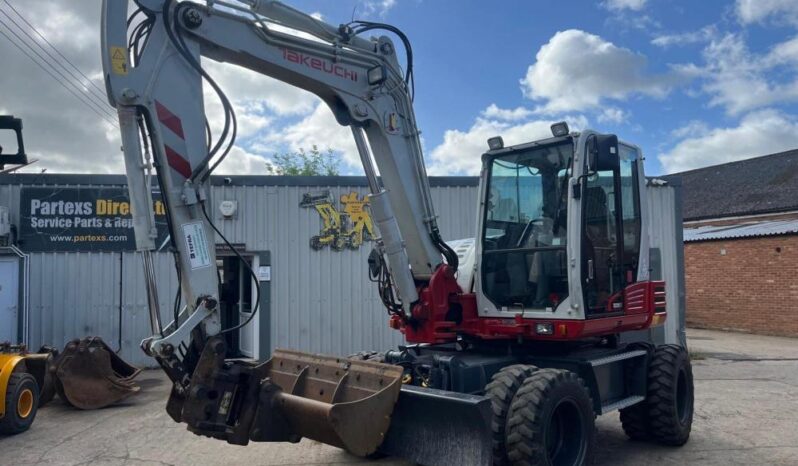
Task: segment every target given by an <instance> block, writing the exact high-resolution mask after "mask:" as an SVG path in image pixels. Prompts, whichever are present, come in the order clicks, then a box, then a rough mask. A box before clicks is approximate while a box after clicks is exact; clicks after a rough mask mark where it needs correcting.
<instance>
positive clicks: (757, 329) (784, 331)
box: [684, 235, 798, 336]
mask: <svg viewBox="0 0 798 466" xmlns="http://www.w3.org/2000/svg"><path fill="white" fill-rule="evenodd" d="M684 260H685V279H686V292H687V315H686V319H687V325H688V326H692V327H699V328H714V329H727V330H738V331H744V332H752V333H760V334H768V335H786V336H798V235H789V236H771V237H764V238H744V239H735V240H722V241H702V242H690V243H685V247H684Z"/></svg>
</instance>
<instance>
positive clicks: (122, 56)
mask: <svg viewBox="0 0 798 466" xmlns="http://www.w3.org/2000/svg"><path fill="white" fill-rule="evenodd" d="M110 53H111V71H113V72H114V74H121V75H126V74H127V49H126V48H124V47H111V50H110Z"/></svg>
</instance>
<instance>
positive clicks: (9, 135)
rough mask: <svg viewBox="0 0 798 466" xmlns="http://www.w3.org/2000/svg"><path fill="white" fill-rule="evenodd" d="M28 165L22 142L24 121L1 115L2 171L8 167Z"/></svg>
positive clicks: (0, 163) (0, 157)
mask: <svg viewBox="0 0 798 466" xmlns="http://www.w3.org/2000/svg"><path fill="white" fill-rule="evenodd" d="M26 163H28V156H27V155H26V154H25V144H24V142H23V141H22V120H20V119H19V118H14V117H13V116H11V115H0V170H2V169H3V168H5V166H6V165H24V164H26Z"/></svg>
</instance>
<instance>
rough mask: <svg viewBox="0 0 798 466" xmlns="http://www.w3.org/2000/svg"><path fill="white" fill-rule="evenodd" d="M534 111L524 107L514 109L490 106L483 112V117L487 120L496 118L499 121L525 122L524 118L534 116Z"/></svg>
mask: <svg viewBox="0 0 798 466" xmlns="http://www.w3.org/2000/svg"><path fill="white" fill-rule="evenodd" d="M532 113H533V112H532V110H530V109H528V108H524V107H516V108H513V109H508V108H500V107H499V106H498V105H496V104H490V105H489V106H488V108H486V109H485V110H483V111H482V116H483V117H485V118H496V119H498V120H507V121H515V120H523V119H524V118H527V117H529V116H530V115H532Z"/></svg>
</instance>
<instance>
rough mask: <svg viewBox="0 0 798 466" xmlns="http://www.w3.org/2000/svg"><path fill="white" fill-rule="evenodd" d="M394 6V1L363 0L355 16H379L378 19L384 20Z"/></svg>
mask: <svg viewBox="0 0 798 466" xmlns="http://www.w3.org/2000/svg"><path fill="white" fill-rule="evenodd" d="M395 6H396V0H363V1H362V2H361V7H362V9H361V11H360V12H355V13H356V15H357V16H363V17H371V16H379V17H380V18H385V16H387V15H388V12H389V11H390V10H391V8H393V7H395Z"/></svg>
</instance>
